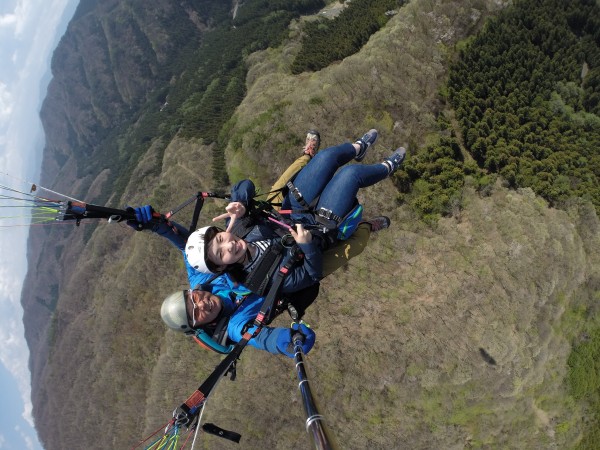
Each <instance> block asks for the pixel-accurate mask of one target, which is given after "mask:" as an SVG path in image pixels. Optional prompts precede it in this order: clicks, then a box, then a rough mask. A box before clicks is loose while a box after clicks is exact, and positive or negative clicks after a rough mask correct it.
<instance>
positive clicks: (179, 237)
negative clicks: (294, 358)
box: [152, 222, 290, 354]
mask: <svg viewBox="0 0 600 450" xmlns="http://www.w3.org/2000/svg"><path fill="white" fill-rule="evenodd" d="M171 225H172V227H170V226H168V225H167V224H165V223H161V224H160V225H156V226H154V228H152V231H154V232H155V233H157V234H159V235H161V236H162V237H164V238H165V239H168V240H169V242H171V244H173V245H174V246H175V247H177V248H178V249H179V250H180V251H181V252H182V253H183V259H184V262H185V268H186V270H187V275H188V281H189V283H190V287H191V288H192V289H193V288H195V287H197V286H198V285H200V284H206V283H209V282H210V284H211V285H212V292H213V294H214V295H217V296H218V297H219V298H221V300H222V301H223V310H224V312H225V314H231V312H232V311H233V315H232V317H231V319H230V320H229V323H228V325H227V334H228V335H229V338H230V339H231V340H232V341H235V342H239V341H240V339H242V330H243V328H244V326H245V325H246V324H247V323H248V322H253V321H254V319H255V318H256V316H257V314H258V313H259V312H260V307H261V306H262V304H263V301H264V298H263V297H259V296H258V295H256V294H252V293H251V292H250V291H248V290H247V289H245V288H244V287H243V286H239V285H238V286H237V287H236V285H235V284H234V282H233V281H232V280H231V279H230V278H229V277H228V276H227V274H223V275H219V276H218V277H217V278H214V279H212V278H213V277H214V275H211V274H208V273H202V272H198V271H197V270H195V269H194V268H193V267H192V266H191V265H190V264H189V263H188V261H187V258H186V257H185V242H186V237H187V233H188V231H187V230H186V229H185V228H184V227H182V226H181V225H179V224H177V223H176V222H171ZM173 227H175V228H176V229H177V232H175V230H174V229H173ZM211 279H212V280H211ZM243 296H247V297H246V299H245V300H244V301H243V302H242V303H241V304H240V306H239V307H238V308H237V309H235V302H236V300H237V299H239V298H240V297H243ZM232 297H233V298H232ZM234 299H235V300H234ZM254 329H255V327H252V328H250V329H249V331H250V332H252V331H254ZM282 333H288V334H289V333H290V330H289V329H288V328H273V327H263V329H262V331H261V332H260V333H259V334H258V336H256V337H254V338H252V339H250V341H249V345H251V346H253V347H256V348H258V349H260V350H266V351H268V352H270V353H274V354H280V352H279V351H278V350H277V339H278V338H279V337H280V335H281V334H282Z"/></svg>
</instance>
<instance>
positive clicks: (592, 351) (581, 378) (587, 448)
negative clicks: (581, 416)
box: [567, 319, 600, 450]
mask: <svg viewBox="0 0 600 450" xmlns="http://www.w3.org/2000/svg"><path fill="white" fill-rule="evenodd" d="M586 328H587V330H584V331H583V332H582V333H581V334H580V336H578V343H577V344H576V345H575V347H574V348H573V350H572V352H571V354H570V355H569V359H568V361H567V364H568V366H569V372H568V377H567V381H568V385H569V389H570V392H571V394H572V395H573V397H574V398H575V399H576V400H578V401H579V402H581V403H582V404H584V405H585V407H586V408H589V411H590V416H591V417H592V420H591V421H590V423H588V424H586V426H585V433H584V435H583V439H582V440H581V442H580V443H579V444H578V446H577V450H592V449H595V448H597V446H598V442H600V324H598V320H597V319H596V320H595V321H593V322H592V324H591V325H590V326H587V327H586Z"/></svg>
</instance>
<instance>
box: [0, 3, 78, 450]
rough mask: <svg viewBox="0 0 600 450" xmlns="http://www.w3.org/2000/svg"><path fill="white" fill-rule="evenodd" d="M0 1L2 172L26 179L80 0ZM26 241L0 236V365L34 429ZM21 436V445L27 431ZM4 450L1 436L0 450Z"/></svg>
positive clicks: (30, 443) (21, 234)
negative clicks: (60, 34) (56, 57)
mask: <svg viewBox="0 0 600 450" xmlns="http://www.w3.org/2000/svg"><path fill="white" fill-rule="evenodd" d="M0 1H1V2H2V12H3V13H4V14H0V33H1V34H0V40H1V42H2V50H4V51H3V53H2V59H3V61H4V64H1V63H0V64H1V66H2V67H0V77H1V78H0V171H8V172H10V173H11V174H13V175H15V176H16V177H19V178H25V179H30V177H31V175H30V174H31V173H33V172H34V171H35V172H37V171H38V170H39V168H33V167H31V166H32V161H36V160H38V159H37V157H36V156H33V155H34V152H35V151H39V149H36V148H35V145H36V139H35V138H37V137H38V135H37V132H38V130H40V121H39V117H38V108H39V105H40V100H41V96H42V95H43V93H41V92H40V82H41V80H42V77H43V76H44V75H45V73H46V71H47V70H48V63H49V57H50V54H51V52H52V50H53V48H52V46H53V45H54V44H55V43H56V39H55V38H56V37H57V36H56V33H57V29H58V26H59V24H60V21H61V19H62V16H63V14H64V13H65V11H67V10H69V11H73V10H74V8H75V6H76V3H77V2H78V0H14V1H12V4H10V5H7V0H0ZM34 178H35V177H34ZM13 184H14V183H13ZM11 185H12V184H11ZM13 230H14V231H13ZM26 240H27V230H26V229H25V228H23V229H20V228H19V229H14V228H13V229H11V232H10V235H9V234H6V233H5V234H4V235H2V234H0V254H1V255H5V257H3V258H2V261H0V342H2V345H1V346H0V364H2V365H4V366H5V367H6V369H7V370H8V371H9V372H10V373H11V375H12V376H13V378H14V379H15V381H16V382H17V383H18V390H19V393H20V396H21V398H22V400H23V412H22V415H23V418H24V419H25V420H26V421H27V422H28V423H29V424H30V425H31V426H33V420H32V405H31V387H30V378H31V375H30V372H29V367H28V358H29V349H28V348H27V344H26V342H25V339H24V330H23V323H22V321H23V317H22V316H23V310H22V307H21V304H20V296H21V288H22V283H23V278H24V275H25V272H26V268H27V267H26V261H25V255H26ZM6 255H11V257H10V258H7V257H6ZM2 406H3V407H4V405H2ZM22 431H23V433H22V434H23V436H24V437H23V439H24V440H25V436H26V433H25V431H26V430H22ZM31 436H32V435H29V436H27V440H25V442H26V445H27V448H28V449H30V448H31V449H33V448H34V441H35V438H34V437H33V438H32V437H31ZM6 445H7V441H6V439H5V438H4V437H3V436H1V435H0V449H2V448H6V447H5V446H6Z"/></svg>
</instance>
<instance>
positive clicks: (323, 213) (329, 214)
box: [317, 208, 343, 226]
mask: <svg viewBox="0 0 600 450" xmlns="http://www.w3.org/2000/svg"><path fill="white" fill-rule="evenodd" d="M317 216H319V217H322V218H324V219H327V220H333V221H335V222H336V226H337V225H339V224H340V223H341V222H342V220H343V218H342V217H340V216H338V215H337V214H335V213H334V212H333V211H332V210H330V209H325V208H319V209H318V210H317Z"/></svg>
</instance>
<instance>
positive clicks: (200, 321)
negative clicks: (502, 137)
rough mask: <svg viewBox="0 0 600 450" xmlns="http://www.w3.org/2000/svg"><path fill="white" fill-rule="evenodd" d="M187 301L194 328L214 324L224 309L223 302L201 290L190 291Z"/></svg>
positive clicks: (187, 308)
mask: <svg viewBox="0 0 600 450" xmlns="http://www.w3.org/2000/svg"><path fill="white" fill-rule="evenodd" d="M185 301H186V310H187V312H188V315H189V317H190V319H191V322H192V328H197V327H199V326H201V325H206V324H208V323H211V322H213V321H214V320H215V319H216V318H217V316H218V315H219V313H220V312H221V309H223V302H222V300H221V299H220V298H219V297H217V296H216V295H213V294H211V293H210V292H208V291H201V290H199V289H194V290H189V291H188V293H187V295H186V299H185Z"/></svg>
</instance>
